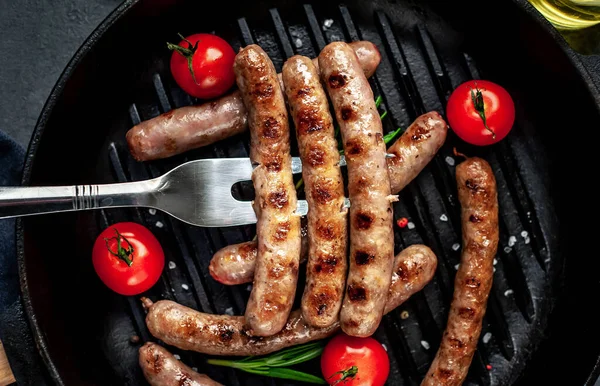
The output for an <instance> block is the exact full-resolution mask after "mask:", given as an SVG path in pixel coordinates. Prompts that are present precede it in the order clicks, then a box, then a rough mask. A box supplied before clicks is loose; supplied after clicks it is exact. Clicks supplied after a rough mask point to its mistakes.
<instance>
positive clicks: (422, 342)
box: [421, 340, 430, 350]
mask: <svg viewBox="0 0 600 386" xmlns="http://www.w3.org/2000/svg"><path fill="white" fill-rule="evenodd" d="M421 346H423V348H424V349H425V350H429V347H430V346H429V342H428V341H426V340H422V341H421Z"/></svg>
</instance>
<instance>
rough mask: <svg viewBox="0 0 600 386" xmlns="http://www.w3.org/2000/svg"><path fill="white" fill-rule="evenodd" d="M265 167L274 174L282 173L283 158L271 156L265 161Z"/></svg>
mask: <svg viewBox="0 0 600 386" xmlns="http://www.w3.org/2000/svg"><path fill="white" fill-rule="evenodd" d="M263 165H264V166H265V168H267V171H269V172H272V173H278V172H280V171H281V168H282V165H281V158H280V157H279V156H270V157H269V158H267V159H266V160H265V162H263Z"/></svg>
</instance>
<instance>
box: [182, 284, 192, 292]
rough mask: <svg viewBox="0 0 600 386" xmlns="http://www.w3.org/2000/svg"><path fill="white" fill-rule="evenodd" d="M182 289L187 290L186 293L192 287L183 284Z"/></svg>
mask: <svg viewBox="0 0 600 386" xmlns="http://www.w3.org/2000/svg"><path fill="white" fill-rule="evenodd" d="M181 288H183V289H184V290H186V291H187V290H189V289H190V286H189V285H187V284H182V285H181Z"/></svg>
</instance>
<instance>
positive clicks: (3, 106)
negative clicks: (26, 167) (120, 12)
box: [0, 0, 121, 147]
mask: <svg viewBox="0 0 600 386" xmlns="http://www.w3.org/2000/svg"><path fill="white" fill-rule="evenodd" d="M120 3H121V1H120V0H0V130H2V131H4V132H6V133H8V134H9V135H10V136H12V137H13V138H14V139H15V140H16V141H17V142H18V143H19V144H21V145H22V146H23V147H27V145H28V144H29V138H30V137H31V133H32V131H33V128H34V127H35V123H36V121H37V119H38V115H39V114H40V111H41V109H42V107H43V106H44V103H45V102H46V98H47V97H48V95H49V94H50V91H51V90H52V88H53V87H54V84H55V82H56V80H57V79H58V77H59V76H60V74H61V72H62V70H63V68H64V67H65V66H66V65H67V63H68V62H69V60H70V59H71V57H72V56H73V54H74V53H75V51H76V50H77V49H78V48H79V46H80V45H81V43H83V41H84V40H85V39H86V37H87V36H88V35H89V34H90V33H91V32H92V31H93V30H94V28H96V26H97V25H98V24H100V22H101V21H102V20H103V19H104V18H105V17H106V16H107V15H108V14H109V13H110V12H111V11H112V10H113V9H115V8H116V7H117V6H118V5H119V4H120Z"/></svg>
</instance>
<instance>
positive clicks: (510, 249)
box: [504, 247, 512, 253]
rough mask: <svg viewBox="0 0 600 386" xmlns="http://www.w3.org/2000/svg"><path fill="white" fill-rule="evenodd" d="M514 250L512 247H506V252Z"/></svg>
mask: <svg viewBox="0 0 600 386" xmlns="http://www.w3.org/2000/svg"><path fill="white" fill-rule="evenodd" d="M511 251H512V248H511V247H504V253H510V252H511Z"/></svg>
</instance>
